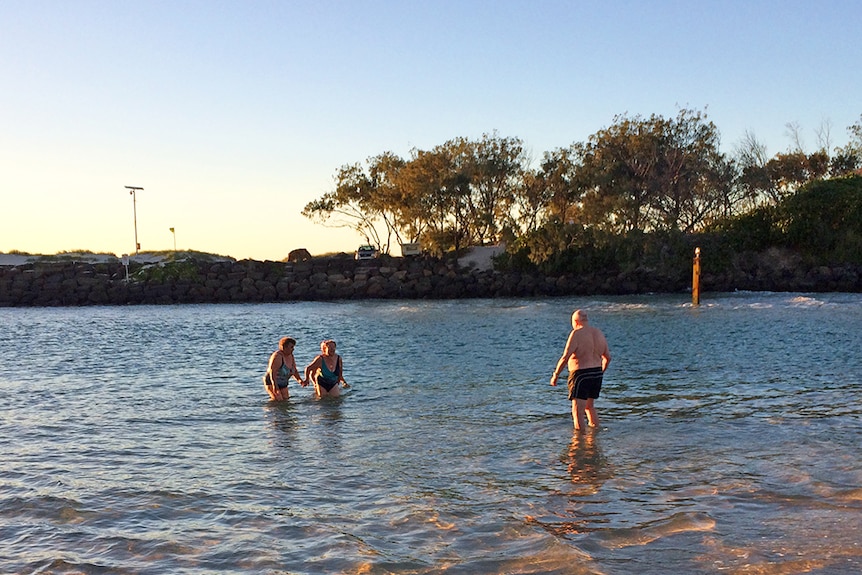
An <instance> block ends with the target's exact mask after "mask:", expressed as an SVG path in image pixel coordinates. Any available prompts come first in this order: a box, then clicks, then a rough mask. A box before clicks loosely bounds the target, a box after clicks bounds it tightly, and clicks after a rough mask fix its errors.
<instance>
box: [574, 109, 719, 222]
mask: <svg viewBox="0 0 862 575" xmlns="http://www.w3.org/2000/svg"><path fill="white" fill-rule="evenodd" d="M718 147H719V134H718V129H717V128H716V126H715V125H714V124H713V123H712V122H708V121H707V120H706V114H705V113H702V112H695V111H692V110H686V109H683V110H680V111H679V113H678V115H677V117H676V118H673V119H666V118H663V117H661V116H657V115H653V116H650V117H649V118H648V119H644V118H642V117H640V116H635V117H633V118H629V117H627V116H617V117H615V118H614V123H613V125H611V127H609V128H607V129H604V130H601V131H599V132H597V133H596V134H594V135H593V136H591V137H590V139H589V141H588V142H587V144H586V145H585V146H584V148H583V156H582V157H583V161H582V163H581V164H580V166H579V168H578V171H579V172H580V173H579V178H578V179H579V180H580V181H581V182H582V184H581V185H582V186H583V188H584V193H583V196H582V202H583V213H582V215H583V223H585V224H587V225H593V226H597V227H599V228H601V229H605V230H608V231H611V232H615V233H626V232H629V231H632V230H639V231H650V230H676V229H681V230H683V231H689V230H693V229H696V228H697V227H698V226H701V225H702V224H703V223H704V222H705V221H707V220H708V219H709V218H710V217H712V216H714V215H716V214H719V213H721V211H722V210H723V209H725V206H726V204H727V200H728V197H729V196H728V193H729V189H730V186H729V181H728V179H729V177H730V171H729V169H728V161H727V159H726V158H725V157H724V156H723V155H722V154H721V153H720V152H719V150H718Z"/></svg>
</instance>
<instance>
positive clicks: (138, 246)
mask: <svg viewBox="0 0 862 575" xmlns="http://www.w3.org/2000/svg"><path fill="white" fill-rule="evenodd" d="M126 189H127V190H129V194H130V195H131V196H132V215H133V217H134V218H135V255H138V251H139V250H140V249H141V244H139V243H138V206H137V203H136V201H135V200H136V196H135V192H137V191H138V190H143V189H144V188H138V187H135V186H126Z"/></svg>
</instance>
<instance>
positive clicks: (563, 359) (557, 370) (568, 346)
mask: <svg viewBox="0 0 862 575" xmlns="http://www.w3.org/2000/svg"><path fill="white" fill-rule="evenodd" d="M574 337H575V332H574V331H572V332H571V333H570V334H569V339H567V340H566V349H564V350H563V355H561V356H560V361H558V362H557V366H556V367H555V368H554V374H553V375H552V376H551V385H557V379H558V378H559V377H560V373H562V371H563V368H564V367H565V366H566V363H567V362H568V361H569V356H570V355H572V340H573V339H574Z"/></svg>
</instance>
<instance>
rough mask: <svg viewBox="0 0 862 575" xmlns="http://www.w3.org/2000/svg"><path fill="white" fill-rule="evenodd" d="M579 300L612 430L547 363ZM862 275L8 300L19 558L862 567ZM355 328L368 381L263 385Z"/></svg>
mask: <svg viewBox="0 0 862 575" xmlns="http://www.w3.org/2000/svg"><path fill="white" fill-rule="evenodd" d="M575 307H583V308H586V309H589V310H590V312H591V319H592V322H593V324H594V325H597V326H599V327H601V328H602V329H603V330H604V331H605V333H606V335H607V336H608V340H609V341H610V344H611V349H612V352H613V354H614V361H613V363H612V365H611V367H610V369H609V371H608V374H607V376H606V380H605V387H604V389H603V392H602V397H601V399H600V400H599V403H598V406H599V413H600V416H601V417H602V425H601V429H599V430H596V431H594V432H592V433H589V434H587V435H585V436H580V437H577V436H576V437H574V438H573V434H572V429H571V428H572V422H571V415H570V411H569V410H570V406H569V403H568V402H567V401H566V398H565V386H564V385H562V384H563V383H564V382H563V378H561V379H560V382H561V385H560V386H559V387H556V388H554V387H550V386H549V385H548V379H549V377H550V374H551V371H552V369H553V366H554V362H555V361H556V360H557V358H558V357H559V354H560V353H561V351H562V347H563V345H564V343H565V338H566V336H567V334H568V330H569V315H570V313H571V311H572V310H573V309H574V308H575ZM860 332H862V295H858V294H832V295H803V294H732V295H730V294H728V295H710V294H708V295H707V297H706V298H704V305H702V306H700V307H699V308H692V307H691V306H690V305H689V303H688V301H687V300H686V299H685V297H683V296H681V297H668V296H655V297H640V298H602V299H588V298H578V299H575V298H565V299H538V300H537V299H529V300H527V299H525V300H520V299H511V300H495V301H490V300H479V301H457V302H438V301H434V302H412V301H411V302H405V301H401V302H361V303H356V302H350V303H300V304H266V305H218V306H178V307H94V308H75V309H0V416H2V417H0V453H2V458H0V542H2V545H0V572H3V573H43V574H51V573H118V574H126V573H153V574H155V573H159V574H161V573H188V574H202V573H249V574H252V573H253V574H258V573H272V574H276V573H278V574H281V573H380V574H384V573H385V574H389V573H395V574H408V573H409V574H425V573H440V572H443V571H445V572H448V573H459V574H460V573H470V574H473V573H480V574H481V573H489V574H492V573H493V574H496V573H530V574H537V573H560V574H569V573H574V574H578V573H596V574H599V573H601V574H643V573H758V574H788V573H816V574H824V573H830V574H833V573H834V574H844V573H860V572H862V546H860V543H859V541H860V537H859V534H858V533H859V529H862V457H860V456H862V447H860V446H862V402H860V391H862V336H860ZM282 335H292V336H294V337H296V338H297V340H298V345H297V351H296V356H297V362H298V363H299V364H300V366H304V365H305V364H306V363H307V362H308V361H310V360H311V358H312V357H313V355H314V353H315V352H316V350H317V347H318V344H319V342H320V340H322V339H324V338H328V337H333V338H335V339H336V340H337V341H338V351H339V352H340V353H341V354H342V355H343V357H344V366H345V376H346V378H347V380H348V381H349V382H350V383H351V384H352V385H353V388H352V390H350V391H348V392H347V394H346V395H345V396H344V397H343V398H342V399H341V400H335V401H332V400H329V401H317V400H314V399H312V398H311V393H310V390H309V389H307V388H298V387H295V386H294V385H293V384H292V386H291V387H292V389H293V397H292V399H291V401H290V403H289V404H280V405H276V404H271V403H269V402H268V401H267V399H266V395H265V393H264V391H263V389H262V386H261V380H260V376H261V374H262V373H263V370H264V367H265V363H266V360H267V358H268V356H269V353H270V352H271V351H272V350H273V349H274V348H275V345H276V342H277V340H278V338H279V337H280V336H282Z"/></svg>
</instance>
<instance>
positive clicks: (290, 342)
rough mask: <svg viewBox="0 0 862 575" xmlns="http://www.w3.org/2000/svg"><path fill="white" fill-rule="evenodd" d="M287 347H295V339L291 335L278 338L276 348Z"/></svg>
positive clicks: (282, 348)
mask: <svg viewBox="0 0 862 575" xmlns="http://www.w3.org/2000/svg"><path fill="white" fill-rule="evenodd" d="M288 347H290V349H293V348H294V347H296V340H295V339H293V338H292V337H283V338H281V339H280V340H278V349H280V350H281V351H288V350H287V348H288Z"/></svg>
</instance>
